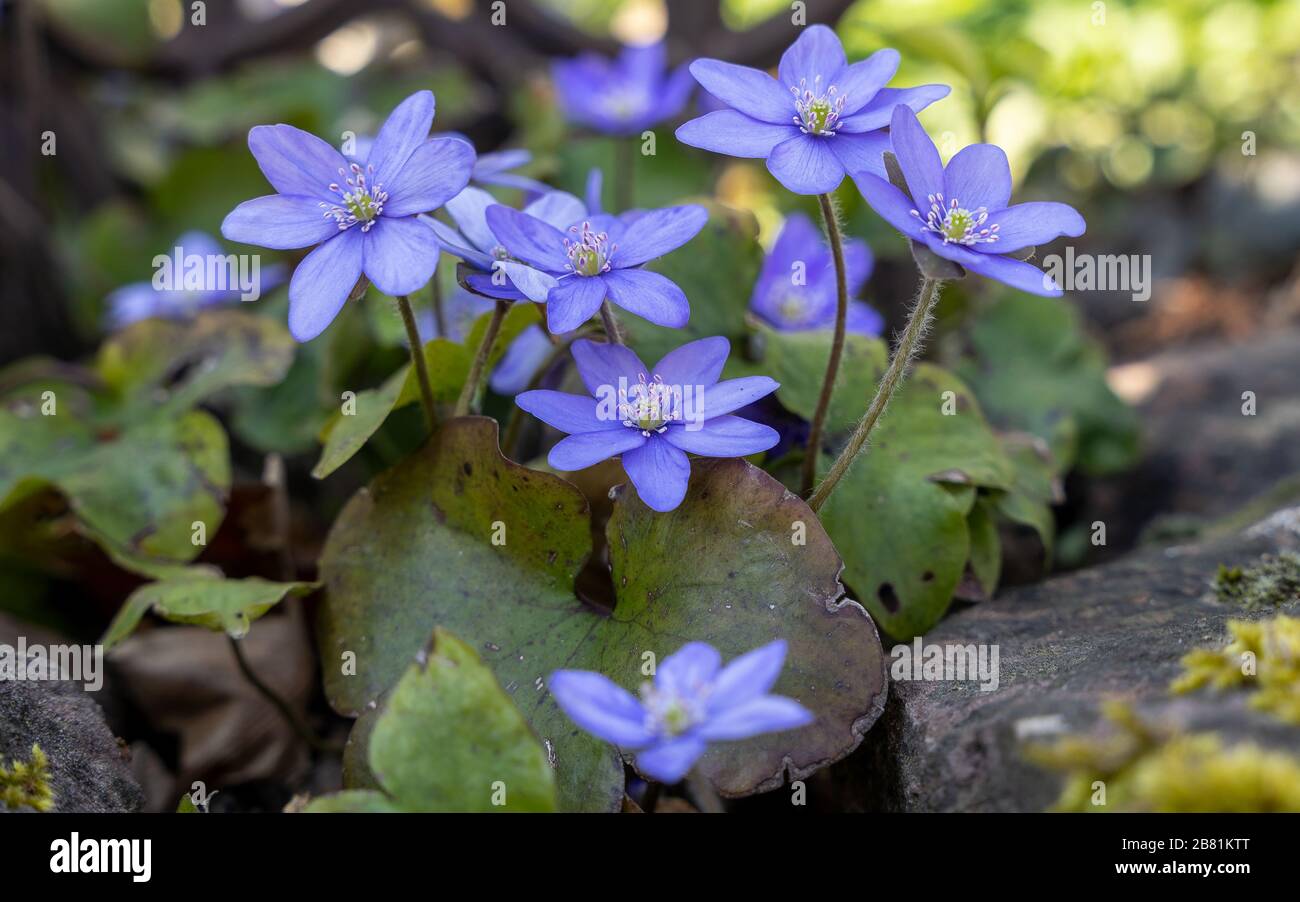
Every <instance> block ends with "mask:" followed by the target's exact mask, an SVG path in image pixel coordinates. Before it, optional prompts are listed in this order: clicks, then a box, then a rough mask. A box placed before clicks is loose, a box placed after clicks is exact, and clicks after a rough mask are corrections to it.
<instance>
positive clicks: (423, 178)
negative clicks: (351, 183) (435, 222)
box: [384, 138, 474, 216]
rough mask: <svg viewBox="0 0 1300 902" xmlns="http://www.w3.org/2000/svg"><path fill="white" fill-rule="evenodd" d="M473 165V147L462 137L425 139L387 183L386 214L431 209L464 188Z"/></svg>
mask: <svg viewBox="0 0 1300 902" xmlns="http://www.w3.org/2000/svg"><path fill="white" fill-rule="evenodd" d="M473 168H474V147H473V145H471V144H470V143H469V142H468V141H462V140H461V139H460V138H434V139H433V140H432V141H426V142H424V143H423V144H421V145H420V146H419V147H417V148H415V150H414V152H412V154H411V155H410V157H408V158H407V160H406V164H405V165H404V166H402V168H401V170H400V171H399V172H398V173H397V175H395V176H394V177H393V178H392V181H391V182H390V183H387V184H385V185H384V188H385V189H386V190H387V191H388V201H387V202H386V203H385V204H384V215H385V216H410V215H412V214H415V213H429V212H431V211H433V210H436V209H438V208H439V207H441V206H442V205H443V204H445V203H446V202H447V201H449V200H451V199H452V198H453V197H455V196H456V195H457V194H459V193H460V192H461V191H463V190H464V189H465V186H466V185H468V184H469V175H470V172H471V171H472V170H473Z"/></svg>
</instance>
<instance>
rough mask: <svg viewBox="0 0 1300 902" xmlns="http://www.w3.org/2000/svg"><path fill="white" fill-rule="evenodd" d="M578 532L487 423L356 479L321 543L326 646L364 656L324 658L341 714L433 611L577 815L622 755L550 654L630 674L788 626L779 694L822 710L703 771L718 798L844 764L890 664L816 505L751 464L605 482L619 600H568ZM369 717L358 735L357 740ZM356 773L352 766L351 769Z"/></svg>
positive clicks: (612, 790) (612, 777) (634, 680)
mask: <svg viewBox="0 0 1300 902" xmlns="http://www.w3.org/2000/svg"><path fill="white" fill-rule="evenodd" d="M590 528H591V524H590V522H589V516H588V509H587V504H586V501H585V500H584V498H583V496H582V494H581V493H580V492H579V490H578V489H577V488H576V487H574V486H573V485H571V484H570V483H568V482H566V481H564V480H562V479H559V478H558V477H555V476H552V475H550V474H547V473H542V472H538V471H534V470H529V469H527V468H525V467H522V466H519V465H517V464H515V463H512V462H510V461H508V460H506V459H505V458H504V457H502V456H501V454H500V452H499V451H498V450H497V433H496V424H495V423H494V422H493V421H491V420H487V419H483V418H478V417H470V418H461V419H457V420H453V421H450V422H447V423H446V424H444V425H443V426H442V428H441V429H440V430H439V432H438V434H437V435H436V436H435V437H434V438H433V439H432V440H431V441H430V443H429V444H428V445H426V446H425V448H424V449H422V450H421V451H420V452H419V453H417V454H416V455H414V456H412V457H411V458H409V459H407V460H405V461H403V462H402V463H400V464H398V465H397V466H396V467H394V468H393V469H392V470H390V471H388V472H386V473H384V474H382V475H380V476H379V477H378V478H377V479H376V480H375V481H374V482H373V483H372V484H371V486H370V487H369V488H368V489H366V490H364V491H362V492H360V493H358V494H357V495H356V496H355V497H354V498H353V499H352V500H351V501H350V502H349V503H348V505H347V506H346V507H345V508H344V510H343V512H342V513H341V514H340V516H339V518H338V519H337V520H336V521H335V524H334V527H333V529H332V530H331V533H330V536H329V539H328V540H327V542H326V547H325V549H324V551H323V554H322V557H321V575H322V577H323V579H324V582H325V584H326V587H327V595H326V598H325V602H324V604H323V606H322V608H321V611H320V615H321V616H320V617H319V619H318V628H319V629H318V642H319V647H320V649H321V656H322V659H323V660H325V661H337V660H338V659H339V656H340V655H343V654H345V653H347V652H352V653H354V654H355V656H356V658H355V660H356V665H357V667H356V673H355V675H348V676H343V675H342V674H341V672H340V669H339V668H338V667H336V666H333V665H330V666H326V667H325V668H324V679H325V689H326V694H327V696H328V697H329V699H330V702H331V704H332V705H333V706H334V707H335V709H336V710H338V711H339V712H340V713H343V714H352V715H355V714H359V713H361V712H363V711H365V710H366V709H367V707H368V706H369V705H370V704H371V703H372V702H375V701H376V700H377V699H379V698H380V697H381V696H382V695H383V694H384V693H385V692H386V691H387V690H388V689H389V687H390V686H392V685H393V683H394V682H395V681H396V680H397V679H398V677H399V676H400V674H401V671H402V668H403V666H404V664H405V662H406V661H409V660H410V658H411V656H412V655H414V654H415V653H416V651H417V650H418V647H419V645H418V643H419V639H418V637H419V636H421V635H424V634H426V633H427V632H428V631H429V630H431V629H432V628H433V627H434V626H435V625H441V626H444V627H446V628H447V629H450V630H453V631H454V632H455V633H456V634H457V635H458V636H461V637H462V638H463V639H464V640H465V642H467V643H468V644H469V645H471V646H472V647H473V648H475V649H477V650H479V651H480V653H481V654H483V655H484V659H485V662H486V663H487V665H488V666H489V667H491V668H492V670H493V672H494V673H495V674H496V677H497V679H498V680H499V681H500V682H501V684H502V685H503V686H504V687H505V691H506V693H507V694H509V695H510V696H511V697H512V698H513V699H514V700H515V703H516V704H518V705H519V708H520V710H521V711H522V712H523V715H524V717H525V718H527V720H528V722H529V724H530V725H531V727H532V729H533V731H534V732H535V733H536V734H537V735H538V736H539V737H540V738H541V739H542V741H543V744H544V746H545V747H546V750H547V753H548V756H549V757H550V758H552V760H553V761H554V762H555V772H556V781H557V788H558V791H559V800H560V805H561V807H563V808H566V809H584V810H615V809H616V808H617V807H618V806H619V804H620V802H621V799H622V791H623V776H622V766H621V764H620V763H619V759H618V756H617V755H616V754H615V753H614V752H613V750H612V749H610V748H609V747H607V746H605V745H604V744H603V743H600V742H598V741H597V740H595V739H593V738H592V737H590V736H588V735H586V734H585V733H583V732H582V731H580V730H579V729H578V728H577V727H575V726H574V725H573V723H572V722H570V721H569V720H568V718H567V717H565V716H564V715H563V713H562V712H561V711H560V710H559V709H558V707H557V706H556V705H555V703H554V701H553V699H551V697H550V695H549V693H547V692H546V690H545V684H546V680H547V678H548V677H549V676H550V674H551V673H552V672H553V671H555V670H557V669H560V668H565V667H567V668H578V669H589V670H598V671H600V672H602V673H605V674H607V675H609V676H610V677H611V679H613V680H615V681H616V682H618V683H619V684H620V685H623V686H627V687H635V686H636V685H638V684H639V683H640V682H641V681H643V680H644V679H645V676H644V675H643V673H642V670H641V668H642V666H643V664H644V662H645V660H646V658H645V654H646V653H647V652H650V653H652V654H653V655H654V657H655V659H657V660H662V659H663V658H664V657H665V656H667V655H669V654H671V653H672V652H674V651H676V650H677V648H679V647H680V646H681V645H682V644H684V643H685V642H687V641H691V640H702V641H707V642H711V643H712V644H714V645H715V646H716V647H717V648H718V649H719V650H720V651H721V652H722V653H723V655H724V656H726V657H733V656H735V655H738V654H740V653H742V652H745V651H748V650H750V649H752V648H754V647H756V646H758V645H761V644H763V643H764V642H767V641H770V640H771V639H772V638H774V637H776V636H781V637H784V638H786V639H787V640H788V641H789V642H790V653H789V658H788V661H787V666H786V670H785V672H784V673H783V675H782V677H781V679H780V681H779V682H778V684H777V687H776V691H778V692H781V693H782V694H785V695H788V696H791V697H794V698H797V699H798V700H799V701H800V702H801V703H803V704H804V705H805V706H807V707H808V708H810V709H811V710H813V711H814V713H815V714H816V715H817V717H818V720H817V723H816V724H814V725H813V726H810V727H807V728H805V729H803V730H799V731H792V732H789V733H781V734H776V735H774V736H764V737H758V738H755V739H751V740H747V741H745V742H740V743H729V744H722V745H719V746H716V747H715V748H713V749H712V750H710V752H709V753H708V754H707V755H706V756H705V757H704V758H703V759H702V761H701V767H702V768H703V771H704V773H705V774H706V775H707V776H708V777H709V778H710V779H712V780H713V782H714V783H715V784H716V785H717V786H718V788H719V790H720V791H722V792H723V793H724V794H727V795H744V794H748V793H752V792H756V791H760V790H763V789H769V788H772V787H773V786H776V785H779V783H780V781H781V780H782V779H784V777H785V775H786V774H787V772H788V773H790V774H793V775H805V774H807V773H811V772H812V771H813V770H815V769H817V768H819V767H822V766H824V765H826V764H829V763H831V762H832V761H835V760H838V759H839V758H841V757H843V756H844V755H846V754H848V752H849V751H851V750H852V749H853V748H854V747H855V746H856V745H857V744H858V742H859V740H860V738H861V735H862V733H863V732H864V731H865V730H866V729H867V727H869V726H870V724H871V723H872V722H873V721H874V720H875V719H876V717H877V716H878V715H879V712H880V710H881V704H882V703H883V697H884V696H883V694H884V659H883V653H882V652H881V650H880V646H879V641H878V638H877V636H876V632H875V628H874V626H873V624H872V623H871V621H870V619H869V618H868V617H866V616H865V613H864V612H863V611H862V609H861V608H860V607H858V606H857V605H856V604H854V603H852V602H845V601H844V600H843V599H842V597H841V596H842V591H843V590H842V587H841V586H840V584H839V581H838V579H837V575H838V573H839V570H840V567H841V562H840V559H839V556H838V555H837V554H836V553H835V549H834V548H833V547H832V545H831V543H830V540H829V538H828V537H827V536H826V534H825V532H823V530H822V529H821V526H820V524H819V523H818V521H817V518H816V517H815V516H813V514H812V512H811V511H809V510H808V508H807V506H806V505H805V504H804V503H803V502H802V501H800V500H799V499H798V498H795V497H794V496H793V495H791V494H790V493H789V492H787V491H785V489H784V488H783V487H782V486H781V485H780V484H779V483H777V482H775V481H774V480H772V479H771V477H769V476H767V474H765V473H763V472H762V471H761V470H758V469H757V468H755V467H752V466H750V465H749V464H747V463H745V462H744V461H739V460H725V461H715V460H696V461H694V462H693V474H692V479H691V485H690V489H689V491H688V494H687V497H686V500H685V501H684V502H683V503H682V505H681V506H680V507H679V508H678V509H677V510H675V511H673V512H671V513H668V514H657V513H655V512H653V511H651V510H650V509H649V508H647V507H646V506H645V505H644V504H642V503H641V502H640V500H639V499H637V498H636V497H635V492H633V491H632V490H631V489H629V488H626V487H625V488H623V489H621V490H618V492H617V493H616V499H615V501H614V512H613V514H612V516H611V519H610V521H609V524H608V526H607V528H606V538H607V541H608V546H609V548H610V549H611V558H612V561H611V564H612V571H611V572H610V575H609V578H610V579H611V580H612V587H611V592H612V595H613V596H614V599H615V606H614V610H613V613H612V615H611V613H610V612H609V611H608V610H605V609H601V608H597V607H595V606H592V605H588V604H586V603H584V602H583V601H581V600H579V598H577V597H575V595H574V586H575V580H576V579H577V576H578V573H579V571H580V570H581V569H582V568H583V565H584V563H585V562H586V560H587V558H588V556H589V555H590V553H591V550H592V539H591V534H590ZM494 538H495V539H496V540H497V541H495V542H494ZM801 539H802V540H803V542H802V544H800V540H801ZM363 724H364V720H363V721H362V722H360V723H359V724H358V727H357V730H356V731H354V736H353V742H354V743H355V742H358V741H364V738H363V737H362V738H361V739H360V740H359V739H358V732H361V731H362V730H363ZM364 781H365V778H364V775H354V778H353V782H354V784H355V783H362V782H364Z"/></svg>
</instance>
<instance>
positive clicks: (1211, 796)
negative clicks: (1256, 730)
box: [1027, 702, 1300, 812]
mask: <svg viewBox="0 0 1300 902" xmlns="http://www.w3.org/2000/svg"><path fill="white" fill-rule="evenodd" d="M1105 714H1106V717H1107V719H1108V720H1110V721H1111V723H1112V724H1114V725H1115V726H1116V727H1117V729H1116V730H1114V731H1113V732H1112V733H1111V734H1109V735H1107V736H1105V737H1102V738H1089V737H1066V738H1065V739H1062V740H1060V741H1058V742H1057V743H1055V744H1053V745H1049V746H1036V747H1032V748H1030V749H1028V750H1027V752H1028V755H1029V757H1030V759H1031V760H1033V761H1035V762H1037V763H1038V764H1040V765H1042V766H1044V767H1048V768H1051V769H1053V770H1058V771H1064V772H1065V773H1066V774H1067V775H1068V779H1067V781H1066V785H1065V789H1064V791H1063V792H1062V793H1061V797H1060V798H1059V799H1058V800H1057V802H1056V804H1055V805H1053V806H1052V807H1053V810H1055V811H1158V812H1182V811H1186V812H1210V811H1225V812H1256V811H1290V812H1300V760H1297V759H1296V758H1293V757H1292V756H1290V755H1287V754H1284V753H1282V752H1274V751H1269V750H1266V749H1262V748H1260V747H1259V746H1257V745H1255V744H1254V743H1241V744H1238V745H1234V746H1231V747H1225V746H1224V744H1223V742H1222V740H1220V739H1219V737H1218V736H1216V735H1214V734H1213V733H1193V734H1172V733H1168V732H1165V731H1161V730H1159V729H1157V728H1154V727H1152V726H1150V725H1148V724H1145V723H1143V722H1142V721H1141V719H1140V718H1139V717H1138V716H1137V715H1136V714H1135V713H1134V712H1133V710H1132V709H1131V708H1129V707H1128V706H1127V705H1126V704H1123V703H1118V702H1112V703H1110V704H1108V705H1106V707H1105ZM1098 781H1100V782H1101V783H1103V784H1104V790H1101V791H1104V799H1105V804H1096V803H1095V800H1096V799H1098V798H1100V792H1101V791H1099V789H1098V787H1097V785H1096V784H1097V782H1098Z"/></svg>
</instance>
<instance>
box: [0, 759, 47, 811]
mask: <svg viewBox="0 0 1300 902" xmlns="http://www.w3.org/2000/svg"><path fill="white" fill-rule="evenodd" d="M0 805H3V806H4V807H6V808H10V809H17V808H34V809H35V810H37V811H49V810H50V809H52V808H53V807H54V790H53V789H51V788H50V761H49V759H48V758H46V757H45V752H43V751H41V747H40V746H39V745H33V746H32V756H31V759H30V760H28V761H19V760H17V759H14V760H13V761H12V762H10V765H9V767H5V766H4V762H3V761H0Z"/></svg>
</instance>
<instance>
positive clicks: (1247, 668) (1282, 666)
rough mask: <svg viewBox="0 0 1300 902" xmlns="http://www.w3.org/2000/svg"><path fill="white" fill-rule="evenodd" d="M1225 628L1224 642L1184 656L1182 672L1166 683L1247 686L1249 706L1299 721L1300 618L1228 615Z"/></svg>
mask: <svg viewBox="0 0 1300 902" xmlns="http://www.w3.org/2000/svg"><path fill="white" fill-rule="evenodd" d="M1228 631H1229V633H1231V634H1232V641H1231V642H1229V643H1228V645H1227V646H1226V647H1224V648H1222V649H1208V648H1198V649H1196V650H1195V651H1192V652H1190V653H1188V654H1187V655H1185V656H1184V657H1183V674H1182V676H1180V677H1179V678H1178V679H1177V680H1175V681H1174V683H1173V685H1172V686H1171V687H1170V688H1171V689H1172V690H1173V691H1174V692H1179V693H1184V692H1195V691H1196V690H1198V689H1202V688H1205V687H1209V688H1211V689H1214V690H1217V691H1220V692H1223V691H1229V690H1233V689H1248V690H1250V691H1251V697H1250V705H1251V707H1253V708H1257V709H1259V710H1260V711H1265V712H1267V713H1269V714H1271V715H1273V716H1274V717H1277V718H1278V719H1279V720H1283V721H1286V722H1287V723H1292V724H1296V725H1297V726H1300V618H1298V617H1288V616H1286V615H1285V614H1279V615H1278V616H1276V617H1273V618H1271V619H1268V620H1255V621H1250V620H1229V621H1228Z"/></svg>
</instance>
